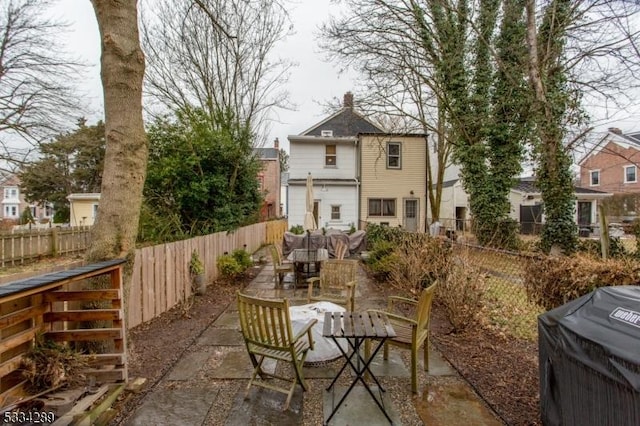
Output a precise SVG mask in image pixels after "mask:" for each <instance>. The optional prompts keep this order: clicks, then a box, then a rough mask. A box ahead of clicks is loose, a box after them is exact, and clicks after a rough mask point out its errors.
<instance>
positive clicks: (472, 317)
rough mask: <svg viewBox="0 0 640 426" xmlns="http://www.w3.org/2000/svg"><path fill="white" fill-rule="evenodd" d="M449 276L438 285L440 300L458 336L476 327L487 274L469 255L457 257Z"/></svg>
mask: <svg viewBox="0 0 640 426" xmlns="http://www.w3.org/2000/svg"><path fill="white" fill-rule="evenodd" d="M450 266H451V267H450V268H449V271H448V274H447V276H446V277H445V278H444V279H441V280H440V281H439V282H438V287H437V288H436V300H437V302H438V303H440V304H442V306H443V307H444V308H445V312H446V315H447V319H448V320H449V322H450V323H451V325H452V326H453V332H454V333H460V332H463V331H465V330H466V329H468V328H469V327H470V326H471V325H473V324H476V322H477V321H476V320H477V317H478V314H479V313H480V311H481V309H482V302H481V301H482V296H483V294H484V291H485V288H486V275H485V274H484V273H482V272H481V271H480V268H478V267H477V266H474V265H473V264H472V262H471V260H470V259H469V257H468V256H466V255H461V256H457V257H456V258H455V260H454V261H453V262H451V264H450Z"/></svg>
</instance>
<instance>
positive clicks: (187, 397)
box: [126, 388, 218, 426]
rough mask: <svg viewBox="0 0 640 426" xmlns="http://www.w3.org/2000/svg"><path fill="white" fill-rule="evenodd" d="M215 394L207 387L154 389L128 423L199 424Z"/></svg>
mask: <svg viewBox="0 0 640 426" xmlns="http://www.w3.org/2000/svg"><path fill="white" fill-rule="evenodd" d="M217 396H218V390H216V389H209V388H189V389H166V390H154V391H153V392H150V393H149V396H148V397H147V398H146V399H145V400H144V403H143V404H142V406H141V407H140V408H138V409H137V410H136V413H135V414H134V416H133V418H131V420H129V421H128V422H127V423H126V424H127V426H148V425H158V426H164V425H167V426H173V425H182V426H191V425H194V426H196V425H197V426H200V425H202V419H204V418H206V417H207V413H208V412H209V409H210V408H211V405H212V404H213V403H214V401H215V400H216V398H217Z"/></svg>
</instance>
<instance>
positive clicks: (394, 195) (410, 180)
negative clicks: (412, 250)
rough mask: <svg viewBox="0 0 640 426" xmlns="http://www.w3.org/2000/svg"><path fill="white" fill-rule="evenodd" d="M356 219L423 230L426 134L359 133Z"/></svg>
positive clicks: (411, 229) (409, 229) (425, 188)
mask: <svg viewBox="0 0 640 426" xmlns="http://www.w3.org/2000/svg"><path fill="white" fill-rule="evenodd" d="M358 141H359V142H358V146H359V156H360V220H361V221H362V222H373V223H378V224H386V225H388V226H394V227H395V226H401V227H403V228H404V229H406V230H408V231H421V232H424V231H425V229H427V225H426V222H425V221H426V193H427V186H426V182H427V176H426V166H425V165H426V162H427V155H426V150H427V144H428V139H427V135H426V134H390V133H383V134H380V133H377V134H376V133H361V134H360V135H359V136H358Z"/></svg>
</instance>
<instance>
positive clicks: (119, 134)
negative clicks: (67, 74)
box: [86, 0, 149, 283]
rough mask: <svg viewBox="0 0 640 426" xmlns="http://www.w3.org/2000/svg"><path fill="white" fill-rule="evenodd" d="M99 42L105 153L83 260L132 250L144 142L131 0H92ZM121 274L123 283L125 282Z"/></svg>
mask: <svg viewBox="0 0 640 426" xmlns="http://www.w3.org/2000/svg"><path fill="white" fill-rule="evenodd" d="M91 3H92V4H93V7H94V10H95V13H96V18H97V20H98V26H99V27H100V36H101V40H102V41H101V44H102V57H101V67H102V72H101V77H102V87H103V92H104V111H105V136H106V152H105V163H104V173H103V178H102V188H101V197H100V205H99V207H98V217H97V220H96V224H95V226H94V227H93V235H92V242H91V247H90V249H89V251H88V253H87V256H86V257H87V260H89V261H98V260H104V259H112V258H118V257H125V256H129V257H130V258H132V254H133V252H134V249H135V242H136V236H137V233H138V220H139V218H140V206H141V204H142V190H143V187H144V179H145V173H146V167H147V156H148V151H149V149H148V143H147V138H146V134H145V131H144V125H143V120H142V79H143V76H144V54H143V52H142V49H141V48H140V40H139V33H138V11H137V0H92V1H91ZM128 278H129V277H128V274H127V275H125V283H126V282H127V281H128Z"/></svg>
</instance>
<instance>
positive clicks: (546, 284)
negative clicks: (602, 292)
mask: <svg viewBox="0 0 640 426" xmlns="http://www.w3.org/2000/svg"><path fill="white" fill-rule="evenodd" d="M525 276H526V278H525V288H526V290H527V296H528V297H529V299H530V300H531V301H532V302H535V303H538V304H539V305H540V306H542V307H544V308H545V309H547V310H549V309H553V308H556V307H558V306H561V305H563V304H565V303H567V302H568V301H570V300H573V299H576V298H578V297H580V296H583V295H585V294H587V293H590V292H591V291H593V290H595V289H596V288H598V287H604V286H612V285H629V284H637V283H638V282H639V281H640V264H639V263H638V262H637V260H633V259H629V258H623V259H606V260H603V259H598V258H596V257H593V256H589V255H585V254H577V255H575V256H572V257H543V258H534V259H532V260H530V261H529V262H528V263H527V264H526V266H525Z"/></svg>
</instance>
